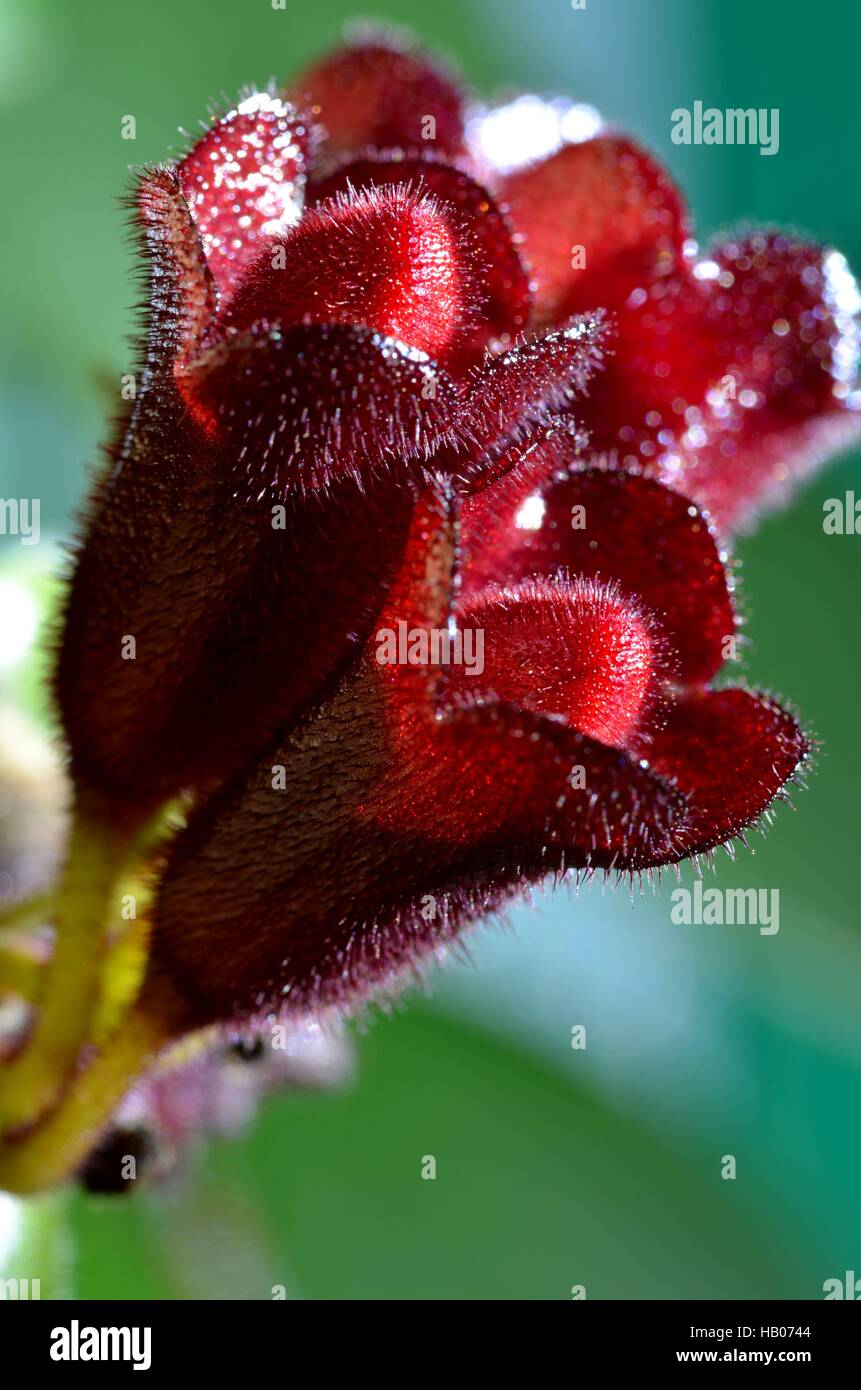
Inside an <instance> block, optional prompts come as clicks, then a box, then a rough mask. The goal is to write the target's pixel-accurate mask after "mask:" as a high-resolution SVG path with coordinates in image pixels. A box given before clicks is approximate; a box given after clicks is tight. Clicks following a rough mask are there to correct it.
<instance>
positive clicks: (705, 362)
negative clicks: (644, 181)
mask: <svg viewBox="0 0 861 1390" xmlns="http://www.w3.org/2000/svg"><path fill="white" fill-rule="evenodd" d="M858 302H859V301H858V296H857V290H856V288H855V285H854V281H852V278H851V276H850V275H849V273H848V271H847V270H846V266H845V262H844V261H843V259H842V257H839V256H837V255H836V253H834V252H826V251H823V250H822V249H821V248H820V247H816V246H812V245H809V244H807V243H805V242H801V241H795V240H792V239H791V238H788V237H785V236H781V235H777V234H768V235H767V234H765V233H756V234H754V235H752V236H750V237H747V238H745V239H743V240H742V239H740V240H737V241H729V242H726V243H725V244H724V245H722V246H720V247H718V248H716V249H715V250H713V252H712V253H711V254H710V256H709V257H708V258H706V259H704V260H701V261H699V262H697V263H696V264H695V265H693V266H692V267H689V268H686V269H685V270H684V271H683V272H682V273H680V274H679V275H676V276H673V277H670V278H669V279H667V280H666V281H656V282H655V283H653V284H652V285H651V286H647V287H646V288H643V289H641V290H638V291H636V292H635V294H633V295H632V296H631V297H630V299H629V301H628V303H627V305H626V306H625V308H624V309H623V310H622V311H621V312H620V313H619V314H618V315H617V319H618V332H617V336H616V338H615V341H614V346H615V354H614V357H613V360H612V362H611V363H609V364H608V367H607V370H606V371H605V372H604V374H603V376H602V377H601V378H600V379H599V380H598V381H596V383H595V388H594V390H593V391H591V392H590V399H589V401H588V402H586V404H585V406H584V408H583V410H582V412H580V413H581V414H582V416H583V420H584V423H585V424H586V425H587V427H588V428H589V430H590V432H591V435H592V441H593V445H594V446H595V447H596V448H599V449H604V450H608V451H613V452H614V453H615V454H616V455H617V456H618V457H619V458H620V460H621V461H622V462H624V463H627V462H629V461H631V462H635V463H637V464H639V465H645V466H646V467H647V468H648V469H649V470H651V471H653V472H655V473H657V474H659V475H660V476H661V477H662V478H663V479H664V480H665V481H668V482H670V483H672V484H673V485H674V486H676V487H678V488H679V489H680V490H681V491H683V492H685V493H686V494H688V495H689V496H692V497H693V498H694V499H695V500H696V501H698V502H699V503H700V504H701V505H703V506H705V507H707V508H708V509H709V511H710V512H711V514H712V516H713V517H714V519H715V520H716V521H717V523H718V524H719V525H720V527H721V528H722V529H724V530H729V529H731V528H733V527H735V526H738V525H740V524H744V523H745V522H746V521H747V520H749V519H750V518H751V517H752V516H753V515H754V514H755V513H756V511H757V509H759V508H761V507H762V506H763V505H765V504H767V503H769V502H773V501H774V500H775V499H776V498H778V497H780V496H783V495H785V494H786V493H787V492H788V491H789V489H790V487H791V485H792V483H793V482H797V480H798V479H799V478H801V477H803V476H804V474H805V473H806V472H808V471H809V470H810V469H811V467H813V466H814V465H815V464H816V463H817V462H818V461H819V460H820V459H821V458H822V457H824V455H825V453H826V452H828V450H829V449H833V448H834V447H836V446H838V445H840V444H842V443H847V442H849V441H850V440H851V439H852V438H857V437H859V435H861V409H859V405H861V401H859V397H858V392H857V390H856V391H854V393H853V385H854V381H855V375H856V371H857V360H858V341H859V335H858V324H857V321H856V319H855V317H854V311H855V309H856V307H857V304H858Z"/></svg>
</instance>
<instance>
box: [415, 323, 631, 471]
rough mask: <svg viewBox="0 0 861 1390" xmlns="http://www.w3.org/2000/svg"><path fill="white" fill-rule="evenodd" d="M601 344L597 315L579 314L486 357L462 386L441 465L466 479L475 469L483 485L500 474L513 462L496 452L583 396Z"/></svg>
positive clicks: (598, 364)
mask: <svg viewBox="0 0 861 1390" xmlns="http://www.w3.org/2000/svg"><path fill="white" fill-rule="evenodd" d="M606 340H607V331H606V325H605V323H604V320H603V317H602V315H601V314H600V313H597V314H584V315H582V316H581V317H580V318H577V319H574V320H573V322H572V323H570V324H569V325H568V326H567V327H566V328H562V329H558V330H557V331H555V332H553V333H546V334H544V335H543V336H542V337H536V338H530V339H527V340H526V341H524V342H523V343H520V344H519V345H518V346H517V347H514V348H512V349H511V350H510V351H509V352H504V353H501V354H500V355H499V356H496V357H494V356H488V357H487V358H486V359H485V362H484V365H483V366H482V367H480V368H476V369H475V370H474V371H473V372H472V373H471V375H470V377H469V378H468V380H467V383H466V387H465V390H464V394H463V399H462V402H461V405H460V407H459V410H458V413H457V415H456V416H455V418H454V419H453V422H452V430H453V436H454V437H453V440H452V442H451V444H450V446H449V448H448V450H447V452H446V453H445V455H444V456H443V455H440V463H441V465H442V463H443V461H444V465H445V467H446V469H447V470H448V471H452V472H458V471H460V472H462V473H463V474H465V475H469V473H470V471H471V470H474V469H476V468H477V469H480V471H481V474H482V476H483V477H484V478H485V479H487V478H490V477H492V476H496V475H497V474H498V473H500V472H502V471H505V469H506V468H508V467H510V466H511V463H512V458H511V457H509V458H507V459H505V460H501V459H500V458H499V457H498V456H499V455H500V453H501V451H504V450H506V449H510V448H511V447H512V446H513V445H515V444H516V443H517V442H518V441H520V440H522V439H525V438H526V436H527V435H528V434H530V432H531V429H532V427H533V426H534V425H535V424H536V423H537V422H540V421H543V420H545V419H547V418H548V417H549V416H551V415H553V414H555V412H556V411H557V410H559V409H560V408H561V407H562V406H564V405H569V404H570V403H571V402H572V401H574V400H575V399H577V398H579V397H580V396H582V395H583V394H584V393H585V392H586V389H587V385H588V383H590V382H591V380H592V378H593V376H594V375H595V373H596V372H598V371H599V369H600V368H601V367H602V366H603V363H604V345H605V343H606ZM495 456H497V457H496V461H495Z"/></svg>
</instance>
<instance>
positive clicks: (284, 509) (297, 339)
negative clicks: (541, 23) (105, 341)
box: [57, 41, 861, 1038]
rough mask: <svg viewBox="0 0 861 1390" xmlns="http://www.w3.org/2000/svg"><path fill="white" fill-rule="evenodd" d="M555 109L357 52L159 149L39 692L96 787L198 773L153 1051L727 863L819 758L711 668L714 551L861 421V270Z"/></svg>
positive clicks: (116, 793) (341, 997)
mask: <svg viewBox="0 0 861 1390" xmlns="http://www.w3.org/2000/svg"><path fill="white" fill-rule="evenodd" d="M536 111H540V112H541V114H542V122H541V124H542V130H543V131H544V132H545V133H546V129H547V125H548V122H550V123H552V122H553V121H555V122H556V123H557V126H558V132H559V134H558V140H557V141H556V147H555V148H554V149H552V150H551V151H550V152H549V153H547V152H546V150H545V151H544V152H543V153H541V155H540V157H539V156H537V155H536V153H535V151H534V150H533V149H532V148H531V147H530V141H529V134H530V124H529V122H530V119H532V118H534V115H535V112H536ZM576 115H577V111H576V108H564V107H562V106H560V104H559V103H552V104H546V105H542V104H541V103H539V102H537V101H535V100H532V101H530V102H528V103H525V104H524V103H523V102H519V103H514V104H512V106H511V107H510V108H503V109H500V110H497V111H481V110H473V111H472V112H471V113H470V112H468V111H467V109H466V108H465V105H464V100H463V98H462V96H461V94H460V93H459V91H458V89H457V87H456V86H455V85H454V83H453V82H452V81H451V80H450V78H449V77H448V76H447V75H445V74H444V73H442V72H441V71H440V70H438V69H437V68H436V67H435V66H434V65H433V64H431V63H430V62H428V61H427V60H426V59H425V58H424V57H423V56H421V55H420V54H418V53H417V52H415V51H414V50H412V49H409V48H404V47H401V46H397V45H393V44H391V43H388V42H382V41H379V42H378V41H369V42H363V43H360V44H358V45H357V46H355V47H352V48H348V49H346V50H343V51H340V52H337V53H335V54H334V55H333V56H332V57H330V58H327V59H326V60H324V61H323V62H321V63H320V64H319V65H317V66H316V67H314V68H312V69H311V70H310V71H308V72H307V73H305V75H304V76H303V77H301V78H300V79H299V80H298V81H297V82H296V83H295V85H294V86H293V87H292V89H291V90H290V91H289V92H288V93H287V94H286V95H275V94H274V93H258V94H256V95H253V96H250V97H248V98H247V99H246V100H244V101H243V102H242V103H241V104H240V105H239V106H238V107H237V108H236V109H235V110H233V111H231V112H230V113H229V114H227V115H226V116H224V117H223V118H222V119H221V120H219V121H218V122H217V123H216V124H215V125H214V126H213V127H212V128H211V129H210V130H209V131H208V132H207V133H206V134H205V135H204V136H203V138H202V139H201V140H200V141H199V143H198V144H197V145H196V146H195V147H194V149H193V150H192V151H191V152H190V153H189V154H188V155H186V157H185V158H184V159H183V160H181V161H180V162H179V163H178V164H176V165H170V166H166V167H162V168H158V169H153V170H150V171H149V172H146V173H145V174H144V175H143V177H142V178H141V179H140V182H139V185H138V189H137V193H136V197H135V206H136V211H137V217H138V221H139V225H140V228H141V231H142V237H143V250H144V254H145V257H146V260H147V263H148V267H149V285H150V290H151V296H150V299H151V303H150V311H149V320H148V333H147V337H146V347H145V356H144V360H143V363H142V370H141V373H140V379H139V384H138V392H137V399H136V400H135V402H134V403H133V405H132V406H131V408H130V413H129V416H128V418H127V419H126V420H125V421H124V422H123V426H122V428H121V430H120V432H119V435H118V439H117V443H116V445H115V447H114V448H113V450H112V456H111V468H110V470H109V472H108V474H107V476H106V477H105V478H104V479H103V480H102V481H101V482H100V484H99V487H98V489H97V492H96V495H95V498H94V501H93V505H92V509H91V514H90V516H89V519H88V523H87V527H86V535H85V537H84V539H83V543H82V545H81V547H80V550H79V553H78V558H77V565H76V569H75V572H74V576H73V579H72V583H71V587H70V592H69V598H68V606H67V613H66V621H65V631H64V636H63V641H62V645H61V650H60V657H59V666H58V677H57V689H58V694H59V700H60V705H61V708H62V712H63V717H64V722H65V727H66V731H67V734H68V738H69V743H70V747H71V753H72V770H73V773H74V776H75V780H76V785H77V786H78V789H79V796H81V797H82V798H84V799H86V798H91V799H92V798H95V799H96V803H97V804H98V805H99V806H101V807H102V808H104V807H107V808H108V811H109V814H110V815H111V816H113V817H115V818H116V820H117V821H121V822H122V823H124V824H130V825H132V826H134V827H137V826H140V825H143V824H145V823H147V822H148V821H149V820H151V818H152V816H153V815H154V813H156V811H157V810H158V808H159V807H162V806H164V804H165V803H166V802H167V801H168V800H169V799H171V798H173V797H175V796H176V795H177V794H178V793H181V792H186V793H188V792H190V793H191V794H192V800H191V811H190V815H189V819H188V823H187V825H186V826H185V827H184V828H183V829H181V830H180V831H179V832H178V833H177V834H176V835H175V837H174V838H173V841H172V843H171V845H170V847H169V850H168V853H167V858H166V862H165V863H163V864H162V865H161V866H160V872H159V876H158V886H157V889H156V892H155V899H154V908H153V934H152V941H151V947H150V957H149V960H150V963H149V969H148V973H147V977H146V979H145V981H144V984H143V987H142V992H141V995H140V999H139V1002H138V1005H137V1010H138V1013H139V1014H141V1015H143V1016H149V1017H157V1018H159V1019H160V1026H161V1027H162V1034H161V1036H162V1037H163V1038H170V1037H175V1036H177V1035H179V1034H180V1033H182V1032H184V1031H186V1030H188V1029H190V1028H195V1027H199V1026H201V1025H206V1024H209V1023H212V1022H217V1021H225V1020H228V1019H236V1018H237V1017H240V1018H241V1017H246V1018H248V1017H253V1016H254V1015H256V1014H258V1013H259V1012H260V1011H261V1010H266V1009H271V1008H274V1007H276V1006H281V1005H283V1004H286V1005H287V1006H288V1007H290V1008H292V1009H294V1010H296V1011H297V1012H299V1013H302V1012H306V1011H308V1010H312V1009H317V1008H319V1007H321V1006H329V1005H334V1006H349V1005H350V1004H351V1003H352V1002H353V1001H354V1000H356V999H357V998H361V997H364V996H366V995H367V994H368V993H369V992H371V991H373V990H375V989H377V988H380V987H386V986H387V985H388V983H389V982H390V981H391V980H392V979H393V978H395V977H397V976H398V975H399V974H400V973H401V972H402V971H403V969H404V968H405V967H408V966H410V965H412V964H413V963H415V962H416V961H418V960H419V959H420V958H421V957H422V956H423V955H426V954H427V953H429V952H432V951H433V950H434V948H435V947H437V946H438V945H439V944H440V943H443V942H445V941H446V940H447V939H449V938H451V937H452V936H453V935H454V934H455V933H456V932H458V931H459V930H460V929H461V928H462V926H463V925H464V924H465V923H467V922H469V921H470V920H473V919H475V918H476V917H478V916H480V915H481V914H482V913H485V912H487V911H488V910H490V909H493V908H495V907H497V906H498V905H499V904H500V903H501V902H502V901H504V900H505V899H506V898H507V897H508V896H510V895H511V894H512V893H514V892H516V891H517V890H518V889H519V888H521V887H522V886H524V885H525V884H526V883H528V882H529V881H531V880H535V879H537V878H539V877H541V876H543V875H546V874H549V873H559V872H561V871H564V870H567V869H575V870H578V871H579V870H583V871H586V872H591V871H592V870H608V871H611V870H612V871H617V872H619V873H633V874H639V873H640V872H641V871H650V870H652V869H654V868H656V867H660V866H661V865H667V864H674V863H677V862H678V861H679V860H681V859H684V858H690V857H695V856H697V855H701V854H708V853H710V852H711V851H713V850H714V848H715V847H716V846H718V845H722V844H729V843H730V842H731V841H732V839H733V837H735V836H743V834H744V830H745V827H747V826H749V825H751V824H752V823H754V822H756V821H757V819H758V818H759V817H761V816H762V815H763V814H764V813H766V812H767V811H768V808H769V806H770V804H771V802H772V801H773V799H774V798H775V797H777V796H779V795H781V790H782V788H783V787H784V785H785V784H786V782H787V781H788V780H789V779H791V778H792V777H793V775H794V774H795V772H796V770H797V768H798V767H799V764H800V763H802V762H803V761H804V759H805V757H806V756H807V754H808V751H809V750H808V742H807V739H806V738H805V735H804V734H803V732H802V731H801V730H800V728H799V726H798V725H797V723H796V722H795V720H794V719H793V717H792V716H791V715H790V714H788V713H787V712H786V711H785V710H783V709H782V708H781V707H780V706H779V705H778V704H776V703H775V702H774V700H772V699H771V698H769V697H768V696H766V695H762V694H757V693H755V692H752V691H749V690H746V689H743V688H739V687H729V688H727V687H724V686H721V687H720V688H718V689H715V688H714V687H713V682H714V681H715V679H716V678H717V677H718V675H719V673H720V671H721V667H722V665H723V662H724V661H725V659H726V658H727V657H728V656H729V657H732V656H733V654H734V644H735V642H736V641H737V640H738V638H737V631H736V629H737V617H736V612H735V608H734V604H733V597H732V588H733V586H732V582H731V579H730V578H729V571H728V559H727V553H726V550H725V549H724V546H725V545H726V543H727V538H728V536H729V533H730V532H731V530H732V529H734V528H736V527H738V526H741V525H744V524H748V523H749V522H750V520H751V518H752V517H753V516H754V515H755V513H756V512H757V511H758V510H759V509H761V507H762V506H763V505H765V504H767V503H772V502H773V501H775V500H776V499H777V498H778V497H780V496H782V495H784V494H786V492H787V489H788V487H789V484H790V483H791V482H792V481H794V480H796V479H798V478H800V477H801V476H802V475H803V473H804V472H805V470H806V469H808V468H810V467H811V466H812V465H813V464H814V463H815V462H817V461H818V460H819V459H821V458H822V457H823V455H824V453H825V452H826V450H827V449H828V448H830V447H833V446H834V445H836V444H839V443H841V442H843V441H846V440H849V439H850V438H852V437H857V435H858V433H859V430H858V426H859V422H861V411H859V409H858V396H857V393H855V394H853V389H854V374H855V368H856V361H857V355H858V353H857V345H858V334H857V325H856V323H855V320H854V319H853V318H852V312H851V310H852V305H851V302H850V301H851V295H850V294H849V293H848V291H849V290H850V289H853V285H852V282H851V278H850V277H849V274H848V271H847V270H846V268H845V263H844V262H843V260H842V258H841V257H839V256H838V255H837V253H834V252H829V251H825V250H823V249H821V248H818V247H816V246H813V245H809V244H806V243H803V242H800V241H798V240H796V239H795V238H793V237H789V236H783V235H779V234H775V233H768V234H765V233H756V232H754V233H751V234H747V235H745V236H743V237H741V236H740V237H738V238H731V239H730V240H728V241H725V242H723V243H722V244H720V245H718V246H716V247H714V248H712V249H711V250H710V251H709V252H708V253H707V254H706V255H705V256H702V255H699V254H698V253H697V250H696V247H695V246H694V245H693V243H692V242H691V240H690V230H689V225H688V218H687V214H686V211H685V208H684V205H683V202H682V200H681V197H680V195H679V193H678V192H677V191H676V190H675V188H674V187H673V185H672V184H671V182H670V180H669V179H668V177H667V175H666V174H665V173H664V172H663V170H662V169H661V168H660V167H659V166H658V164H657V163H656V162H655V161H654V160H653V159H652V158H651V157H650V156H649V155H648V154H647V153H645V151H643V150H642V149H640V148H639V147H638V146H637V145H636V144H634V143H633V142H632V141H630V140H628V139H627V138H624V137H622V136H620V135H617V134H615V133H613V132H611V131H609V130H606V129H598V130H597V132H594V133H591V134H589V135H588V136H587V137H586V138H583V139H580V140H572V139H570V138H568V135H569V132H570V131H571V130H572V129H575V128H576V127H577V120H576ZM505 130H509V131H511V130H515V131H516V133H517V151H516V153H514V152H512V150H511V148H506V149H504V150H503V159H502V160H501V161H500V159H499V148H500V131H505ZM494 159H495V162H494ZM719 536H720V539H718V537H719ZM392 634H398V640H397V642H396V643H395V644H394V649H396V650H397V651H398V652H399V654H400V658H401V659H399V657H398V656H395V657H394V658H392V657H391V656H389V657H386V658H385V659H383V658H382V656H381V651H382V646H383V645H384V644H385V643H386V642H387V641H388V639H389V637H391V636H392ZM431 637H434V638H435V639H438V640H437V647H436V649H435V648H434V646H433V643H432V642H431V641H430V638H431ZM130 639H133V652H132V655H133V657H134V659H123V656H125V655H128V653H127V652H125V651H124V650H123V644H124V643H128V641H129V640H130ZM423 639H424V640H423ZM467 639H472V640H471V645H470V644H469V643H468V642H467ZM404 644H405V646H404ZM405 648H408V650H409V652H410V653H411V655H409V656H408V657H407V659H403V653H404V650H405ZM467 648H469V649H470V650H472V652H473V654H474V656H476V657H477V655H478V654H479V653H480V657H481V659H480V660H478V659H476V660H474V661H473V662H472V664H467V663H465V662H463V661H461V662H460V664H458V659H457V655H456V654H457V652H458V651H461V653H462V652H463V650H466V649H467ZM433 650H437V653H439V651H444V652H445V653H446V655H445V656H444V657H439V655H437V657H436V658H434V657H432V656H429V655H428V653H429V652H431V651H433ZM452 651H454V653H455V657H454V658H452V656H451V653H452ZM102 814H104V810H103V811H102Z"/></svg>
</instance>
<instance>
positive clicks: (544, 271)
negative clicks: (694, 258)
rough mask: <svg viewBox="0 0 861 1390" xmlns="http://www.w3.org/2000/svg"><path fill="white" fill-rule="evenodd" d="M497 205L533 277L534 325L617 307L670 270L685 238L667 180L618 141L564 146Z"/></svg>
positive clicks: (504, 190)
mask: <svg viewBox="0 0 861 1390" xmlns="http://www.w3.org/2000/svg"><path fill="white" fill-rule="evenodd" d="M500 197H501V199H502V201H503V203H504V204H505V205H506V206H507V210H508V215H509V218H510V220H511V224H512V226H513V227H514V229H515V231H516V232H517V233H518V234H519V235H520V236H521V237H522V244H521V252H522V254H523V257H524V259H525V261H526V263H527V265H528V266H529V267H530V268H531V270H532V273H533V275H534V277H535V281H536V321H537V322H538V323H539V324H547V323H558V322H559V320H560V319H562V318H567V317H568V316H569V315H571V314H574V313H581V312H583V311H584V310H587V309H596V308H597V307H598V306H599V305H602V306H604V307H605V308H608V307H609V308H615V307H616V306H617V305H621V304H622V303H623V302H624V301H625V299H626V298H627V296H628V295H629V294H630V293H631V291H632V290H634V289H636V287H637V286H638V285H640V284H642V283H646V284H651V283H652V282H653V281H654V280H660V279H661V277H662V276H664V275H666V274H668V273H671V272H672V271H673V270H675V269H676V267H677V266H678V264H679V262H680V259H681V254H682V248H683V246H684V242H685V238H686V237H687V235H688V219H687V213H686V211H685V207H684V204H683V202H682V199H681V196H680V194H679V193H678V192H677V190H676V189H675V188H674V186H673V184H672V182H671V181H670V179H669V178H668V176H667V174H666V173H665V172H664V170H663V169H662V168H661V166H660V165H659V164H658V163H657V162H656V161H655V160H654V159H652V158H651V156H650V155H648V154H647V153H646V152H645V150H642V149H640V147H639V146H638V145H636V144H634V142H633V141H631V140H627V139H624V138H622V137H620V136H617V135H603V134H602V135H598V136H596V137H595V138H594V139H593V140H584V141H583V142H582V143H580V144H569V145H564V146H563V147H562V149H560V150H559V151H557V152H556V153H555V154H552V155H550V156H549V158H547V159H545V160H542V161H540V162H538V163H536V164H532V165H529V166H527V167H526V168H525V169H521V170H516V171H515V172H514V173H512V174H511V175H510V176H509V177H508V178H507V179H506V180H504V181H503V183H502V185H501V188H500ZM583 262H585V264H583Z"/></svg>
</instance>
